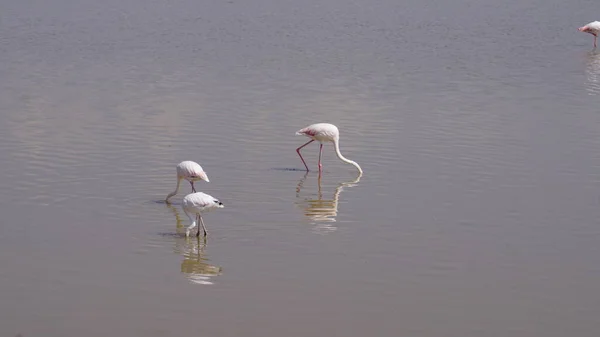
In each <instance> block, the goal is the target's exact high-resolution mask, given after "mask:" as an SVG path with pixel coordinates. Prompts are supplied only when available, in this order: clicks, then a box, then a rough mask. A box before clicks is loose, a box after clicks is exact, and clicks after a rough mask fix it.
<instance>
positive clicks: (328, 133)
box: [296, 123, 363, 175]
mask: <svg viewBox="0 0 600 337" xmlns="http://www.w3.org/2000/svg"><path fill="white" fill-rule="evenodd" d="M296 135H298V136H306V137H308V138H310V140H309V141H308V142H307V143H306V144H304V145H302V146H300V147H299V148H297V149H296V152H298V155H299V156H300V159H301V160H302V163H303V164H304V167H306V172H308V171H309V170H308V165H306V162H305V161H304V158H302V154H300V149H301V148H303V147H305V146H306V145H308V144H310V143H312V142H314V141H315V140H316V141H318V142H319V143H321V145H320V147H319V173H321V170H322V167H323V165H321V153H322V152H323V142H332V143H333V146H334V148H335V154H336V155H337V156H338V158H340V160H341V161H343V162H344V163H348V164H352V165H354V167H356V168H357V169H358V172H359V173H360V174H361V175H362V173H363V171H362V169H361V168H360V166H359V165H358V164H357V163H356V162H355V161H352V160H349V159H346V157H344V156H342V153H341V152H340V131H339V130H338V128H337V126H335V125H333V124H329V123H317V124H313V125H309V126H307V127H305V128H304V129H300V130H298V131H297V132H296Z"/></svg>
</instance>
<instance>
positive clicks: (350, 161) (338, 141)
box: [333, 139, 363, 174]
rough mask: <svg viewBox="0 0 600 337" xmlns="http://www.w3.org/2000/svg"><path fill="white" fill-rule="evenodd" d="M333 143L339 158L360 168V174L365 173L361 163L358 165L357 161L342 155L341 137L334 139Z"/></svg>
mask: <svg viewBox="0 0 600 337" xmlns="http://www.w3.org/2000/svg"><path fill="white" fill-rule="evenodd" d="M333 145H334V147H335V154H336V155H337V156H338V158H340V160H341V161H343V162H344V163H348V164H351V165H354V167H356V168H357V169H358V172H359V173H360V174H362V173H363V170H362V169H361V168H360V165H358V164H357V163H356V162H355V161H353V160H350V159H347V158H346V157H344V156H343V155H342V152H340V140H339V139H336V140H334V141H333Z"/></svg>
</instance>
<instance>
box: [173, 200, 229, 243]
mask: <svg viewBox="0 0 600 337" xmlns="http://www.w3.org/2000/svg"><path fill="white" fill-rule="evenodd" d="M223 207H225V206H223V203H222V202H220V201H219V200H217V199H215V198H213V197H212V196H210V195H208V194H206V193H202V192H196V193H192V194H188V195H186V196H185V197H184V198H183V211H184V212H185V215H187V216H188V218H190V221H191V222H192V224H191V225H190V226H189V227H188V228H187V230H186V231H185V236H188V237H189V236H190V231H191V230H192V229H193V228H194V227H196V226H198V222H200V224H202V229H203V230H204V236H205V237H206V234H207V233H206V227H205V226H204V220H202V214H201V212H208V211H210V210H213V209H216V208H223ZM192 214H193V215H194V218H192ZM199 236H200V227H198V232H196V237H199Z"/></svg>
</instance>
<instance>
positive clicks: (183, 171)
mask: <svg viewBox="0 0 600 337" xmlns="http://www.w3.org/2000/svg"><path fill="white" fill-rule="evenodd" d="M181 179H185V180H187V181H189V182H190V185H192V192H194V193H195V192H196V189H195V188H194V181H198V180H204V181H206V182H209V181H210V180H208V176H207V175H206V172H204V170H203V169H202V166H200V165H199V164H198V163H196V162H193V161H189V160H186V161H182V162H181V163H179V164H177V187H176V188H175V191H173V192H171V193H169V195H167V198H166V199H165V201H166V202H168V201H169V198H170V197H172V196H174V195H175V194H177V191H179V184H180V183H181Z"/></svg>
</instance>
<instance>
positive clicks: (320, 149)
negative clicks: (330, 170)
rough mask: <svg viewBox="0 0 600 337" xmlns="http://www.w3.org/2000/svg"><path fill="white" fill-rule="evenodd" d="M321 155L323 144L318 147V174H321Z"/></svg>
mask: <svg viewBox="0 0 600 337" xmlns="http://www.w3.org/2000/svg"><path fill="white" fill-rule="evenodd" d="M321 153H323V143H321V146H320V147H319V173H321V169H322V168H323V165H321Z"/></svg>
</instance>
